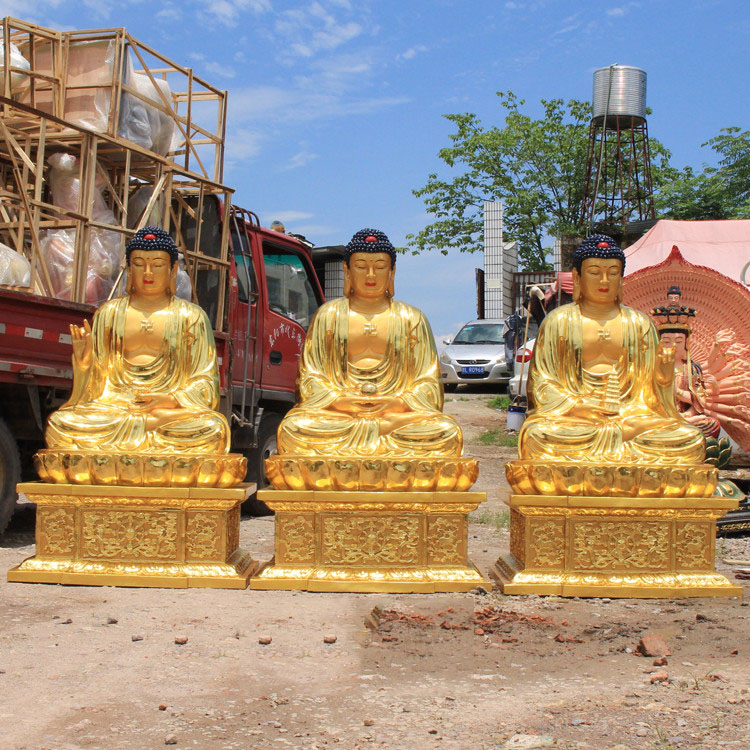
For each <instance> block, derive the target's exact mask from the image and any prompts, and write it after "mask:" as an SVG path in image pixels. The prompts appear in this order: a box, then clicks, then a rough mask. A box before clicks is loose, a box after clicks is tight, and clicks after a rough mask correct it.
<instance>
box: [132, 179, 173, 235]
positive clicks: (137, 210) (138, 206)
mask: <svg viewBox="0 0 750 750" xmlns="http://www.w3.org/2000/svg"><path fill="white" fill-rule="evenodd" d="M153 193H154V188H153V187H152V186H151V185H144V186H143V187H139V188H138V190H136V191H135V192H134V193H133V195H131V196H130V198H129V199H128V229H135V228H136V226H137V225H138V221H139V219H140V218H141V214H142V213H143V212H144V211H145V209H146V206H147V205H148V202H149V201H150V200H151V196H152V195H153ZM163 211H164V194H163V193H162V195H160V196H159V197H158V198H157V199H156V202H155V203H154V207H153V208H152V209H151V213H150V214H149V215H148V217H147V218H146V221H145V222H143V223H142V226H156V227H160V226H161V218H162V213H163Z"/></svg>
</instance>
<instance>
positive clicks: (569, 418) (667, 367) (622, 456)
mask: <svg viewBox="0 0 750 750" xmlns="http://www.w3.org/2000/svg"><path fill="white" fill-rule="evenodd" d="M573 264H574V269H573V283H574V291H573V299H574V301H573V303H572V304H568V305H563V306H562V307H559V308H557V309H555V310H554V311H552V312H551V313H550V314H549V315H548V316H547V317H546V318H545V319H544V321H543V323H542V326H541V328H540V330H539V334H538V336H537V340H536V346H535V348H534V355H533V358H532V362H531V365H530V369H529V381H528V393H529V407H530V409H529V412H528V416H527V418H526V421H525V423H524V425H523V427H522V429H521V432H520V435H519V456H520V459H521V460H520V461H519V462H515V464H514V465H509V468H508V476H509V478H511V483H512V484H513V485H514V488H516V489H517V490H519V491H524V490H521V486H522V485H523V486H524V487H525V491H527V492H531V491H534V492H538V493H540V494H547V493H551V492H553V490H554V492H555V493H557V494H562V492H561V490H562V489H565V488H564V487H561V486H560V481H559V479H558V481H557V489H554V488H553V486H552V485H553V484H554V482H553V480H552V478H549V477H548V479H547V482H546V490H547V493H545V492H541V489H542V487H541V486H539V485H538V483H537V484H536V486H534V487H529V486H528V482H527V476H526V469H528V467H529V464H533V463H535V462H536V463H539V462H541V463H545V462H552V463H566V464H567V465H568V471H570V466H571V465H572V464H573V463H576V464H578V465H584V464H589V465H590V464H592V463H593V464H598V465H600V466H607V467H610V468H611V467H622V466H634V465H639V466H641V467H646V466H648V467H653V466H663V467H667V466H696V465H700V464H702V463H703V459H704V455H705V442H704V439H703V435H702V434H701V432H700V430H698V429H697V428H695V427H694V426H692V425H690V424H688V423H687V422H686V421H685V420H684V419H683V418H682V417H681V416H680V415H679V413H678V411H677V409H676V407H675V403H674V397H673V390H672V383H673V378H674V356H675V352H674V348H671V347H666V346H664V345H663V344H661V343H660V342H659V339H658V336H657V332H656V329H655V327H654V324H653V323H652V321H651V320H650V318H649V317H648V316H647V315H645V314H643V313H641V312H638V311H637V310H633V309H631V308H628V307H625V306H623V305H622V304H621V299H622V277H623V272H624V267H625V255H624V253H623V252H622V250H620V248H619V247H618V246H617V245H616V243H615V242H614V240H612V239H611V238H609V237H607V236H606V235H596V234H595V235H591V236H590V237H588V238H587V239H586V240H585V241H584V243H583V244H582V245H581V246H580V247H579V248H578V249H577V250H576V252H575V254H574V256H573ZM536 473H537V475H541V474H540V472H536ZM542 473H543V472H542ZM533 474H534V472H532V485H534V484H535V483H534V479H533ZM625 474H626V475H627V476H628V477H630V479H629V480H628V482H627V484H628V488H627V490H624V492H625V494H631V493H632V492H633V491H634V490H633V486H632V482H633V481H636V482H637V480H634V479H633V472H632V471H630V472H625ZM572 483H573V484H575V485H578V484H580V482H578V481H577V480H574V481H572ZM563 484H565V481H564V480H563ZM568 489H570V488H568ZM579 491H580V488H579ZM572 494H576V493H575V492H573V493H572Z"/></svg>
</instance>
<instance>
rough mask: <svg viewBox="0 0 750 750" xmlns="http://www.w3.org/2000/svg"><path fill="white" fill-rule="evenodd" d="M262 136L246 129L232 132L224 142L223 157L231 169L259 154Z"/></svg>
mask: <svg viewBox="0 0 750 750" xmlns="http://www.w3.org/2000/svg"><path fill="white" fill-rule="evenodd" d="M262 142H263V135H262V134H261V133H258V132H257V131H254V130H249V129H248V128H238V129H236V130H232V131H231V132H230V133H229V134H228V136H227V140H226V144H225V146H226V147H225V149H224V157H225V160H226V161H227V162H228V165H229V167H230V168H231V167H232V166H233V165H234V163H236V162H241V161H245V160H247V159H252V158H253V157H255V156H257V155H258V154H259V153H260V147H261V143H262Z"/></svg>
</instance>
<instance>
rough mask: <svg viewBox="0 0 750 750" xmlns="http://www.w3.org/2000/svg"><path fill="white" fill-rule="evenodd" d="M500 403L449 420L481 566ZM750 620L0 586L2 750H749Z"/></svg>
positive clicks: (496, 602)
mask: <svg viewBox="0 0 750 750" xmlns="http://www.w3.org/2000/svg"><path fill="white" fill-rule="evenodd" d="M491 396H492V394H488V393H472V394H466V393H462V392H461V391H459V392H458V393H457V394H455V395H454V396H452V397H450V398H449V400H448V402H447V403H446V411H448V412H449V413H451V414H454V415H456V416H457V417H458V419H459V421H460V422H461V424H462V425H463V427H464V429H465V433H466V438H467V439H466V448H467V453H469V454H471V455H474V456H477V457H479V458H480V459H481V472H480V480H479V482H478V484H477V486H476V488H477V489H479V490H485V491H487V493H488V502H487V503H486V504H485V505H483V506H481V508H480V511H479V512H478V513H476V514H474V522H473V523H472V525H471V533H470V536H471V538H470V540H469V541H470V550H471V556H472V558H473V560H474V562H475V563H476V564H477V565H478V566H479V568H480V569H482V570H486V569H487V568H488V567H489V565H490V564H491V563H492V562H493V560H494V559H495V558H496V557H497V556H498V554H500V553H501V552H505V551H507V548H508V533H507V530H505V529H503V528H498V527H499V526H500V525H501V521H502V517H503V515H502V510H503V507H504V506H503V504H502V499H503V497H504V496H505V495H506V494H507V491H508V488H507V485H506V484H505V480H504V475H503V463H504V461H505V460H507V459H508V458H510V457H512V456H513V454H514V450H513V449H512V448H497V447H492V446H483V445H481V444H479V443H478V435H479V434H480V433H482V432H483V431H484V430H486V429H488V428H490V427H496V426H498V425H502V415H501V413H499V412H496V411H495V410H493V409H490V408H488V406H487V402H488V400H489V399H490V398H491ZM33 528H34V508H33V506H31V505H29V504H25V505H22V506H21V508H20V510H19V512H18V513H17V515H16V516H15V519H14V521H13V522H12V525H11V527H10V528H9V530H8V532H7V533H6V534H5V536H3V537H0V569H2V570H7V569H8V568H10V567H11V566H13V565H15V564H17V563H19V562H21V560H23V559H24V558H25V557H28V556H29V555H31V554H33V549H34V548H33ZM272 542H273V521H272V519H271V518H260V519H253V518H245V519H243V522H242V543H243V546H245V547H246V548H247V549H249V550H251V551H252V552H253V553H254V555H255V556H256V557H258V558H259V559H266V558H268V557H270V556H271V553H272ZM722 557H724V558H728V559H735V560H748V565H749V566H750V540H749V539H735V540H724V541H721V542H720V543H719V545H718V552H717V560H718V563H717V564H718V568H719V570H721V571H722V572H724V573H725V574H727V575H729V576H730V577H731V576H733V568H732V567H731V566H729V565H727V564H725V563H723V562H722V561H721V558H722ZM735 567H736V565H735ZM375 607H377V608H379V609H380V610H381V615H380V618H379V619H376V618H374V617H373V616H372V614H371V613H372V611H373V609H374V608H375ZM749 619H750V608H748V604H747V602H743V601H741V600H739V599H714V600H711V599H706V600H701V599H694V600H643V601H639V600H611V601H610V600H606V599H589V600H584V599H572V600H564V599H559V598H554V597H553V598H545V599H543V598H539V597H516V598H512V597H503V596H501V595H499V594H497V593H491V594H488V595H483V594H439V595H420V594H412V595H375V594H308V593H290V592H254V591H250V590H248V591H215V590H202V589H195V590H184V591H182V590H180V591H177V590H159V589H126V588H120V589H116V588H109V587H108V588H93V587H72V586H71V587H62V586H50V585H34V584H17V583H14V584H9V583H6V582H5V581H0V695H2V700H1V701H0V748H3V750H11V749H13V750H73V749H74V748H75V749H78V748H97V749H98V748H108V749H110V748H111V749H112V750H118V749H120V748H122V749H128V750H131V749H134V750H150V749H151V748H160V747H164V746H165V745H175V746H176V747H178V748H200V749H201V750H203V749H205V750H220V749H221V750H223V749H225V748H250V747H252V748H284V747H291V748H333V747H339V748H370V747H373V748H394V749H395V748H461V749H463V748H472V749H474V748H477V749H480V748H506V749H507V750H510V749H511V748H515V750H522V749H524V748H525V749H526V750H529V749H530V748H537V747H539V748H541V747H557V748H571V749H572V748H577V749H578V750H585V749H589V750H594V749H595V750H604V749H613V748H618V750H624V748H661V749H662V750H666V749H669V748H671V749H672V750H675V749H677V748H728V749H732V750H740V748H748V747H750V736H749V735H750V731H749V730H748V726H749V725H750V692H749V691H750V677H749V675H750V669H748V667H749V666H750V644H749V643H748V637H749V636H750V627H749V623H748V620H749ZM366 621H367V622H368V623H369V624H370V625H371V626H372V625H376V626H377V627H376V628H375V629H374V630H372V629H368V627H366V625H365V622H366ZM647 633H657V634H660V635H661V636H662V637H663V638H664V639H665V640H666V642H667V644H668V646H669V648H670V650H671V655H670V656H668V657H667V664H666V665H663V666H659V667H657V666H654V665H653V658H646V657H641V656H637V655H636V654H635V649H636V646H637V644H638V641H639V639H640V638H641V637H642V636H643V635H644V634H647ZM264 636H268V637H270V638H271V639H272V640H271V643H270V644H269V645H261V644H260V643H259V639H260V638H263V637H264ZM326 636H336V641H335V643H324V638H325V637H326ZM184 638H187V642H186V643H184V644H181V645H180V644H178V643H175V639H181V640H182V639H184ZM660 672H661V673H663V674H662V675H658V673H660ZM653 679H656V681H654V682H652V680H653Z"/></svg>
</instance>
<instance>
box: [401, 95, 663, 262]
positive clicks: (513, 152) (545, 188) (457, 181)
mask: <svg viewBox="0 0 750 750" xmlns="http://www.w3.org/2000/svg"><path fill="white" fill-rule="evenodd" d="M498 97H499V98H500V105H501V106H502V108H503V109H504V111H505V124H504V126H503V127H492V128H488V129H485V128H484V127H483V125H482V123H481V122H480V120H479V119H478V118H477V117H476V115H473V114H468V113H467V114H455V115H445V118H446V119H447V120H450V121H451V122H452V123H454V124H455V126H456V132H455V133H453V134H451V136H450V139H451V141H452V144H451V145H450V146H449V147H447V148H444V149H441V150H440V152H439V153H438V156H439V157H440V159H441V160H442V161H443V162H444V163H445V164H446V165H447V166H448V167H450V168H451V169H453V170H456V171H459V174H458V175H457V176H456V177H454V178H453V179H452V180H447V179H442V178H440V177H438V175H437V174H431V175H429V176H428V179H427V184H426V185H425V186H424V187H422V188H419V189H417V190H414V194H415V195H416V196H418V197H421V198H423V199H424V202H425V206H426V207H427V210H428V211H429V212H430V213H431V214H432V215H433V216H435V217H436V219H437V220H436V221H434V222H433V223H431V224H429V225H428V226H427V227H425V228H424V229H423V230H422V231H421V232H419V233H418V234H414V235H407V239H408V240H409V245H410V246H411V247H412V248H413V249H414V251H415V252H420V251H422V250H433V249H436V250H440V251H441V252H443V253H447V252H448V250H450V249H454V248H455V249H458V250H460V251H462V252H475V251H477V250H482V249H483V228H484V226H483V204H484V202H485V201H488V200H490V201H495V200H501V201H502V202H503V206H504V210H503V219H504V230H505V235H506V237H507V238H508V239H513V240H516V241H517V242H518V244H519V260H520V261H521V264H522V265H523V266H524V267H525V268H526V269H527V270H532V271H533V270H541V269H544V268H547V267H549V266H548V264H547V263H546V260H545V256H547V255H549V254H550V253H551V250H552V248H551V247H550V238H551V237H559V236H561V235H564V234H578V233H579V232H580V231H581V229H580V227H579V226H578V224H579V221H580V217H581V210H582V201H583V191H584V187H585V178H586V175H585V172H586V159H587V151H588V141H589V139H588V133H589V123H590V121H591V105H590V104H589V103H588V102H581V101H578V100H576V99H571V100H570V101H569V102H567V104H566V103H565V102H564V101H563V100H562V99H552V100H549V101H547V100H542V102H541V104H542V107H543V110H544V114H543V116H542V117H540V118H539V119H533V118H531V117H530V116H529V115H527V114H524V113H523V112H522V111H521V108H522V107H523V106H524V104H525V101H524V100H522V99H518V98H517V97H516V95H515V94H513V93H512V92H507V93H503V92H500V93H498ZM613 146H614V143H613V142H611V143H610V144H609V146H608V147H610V148H612V147H613ZM650 153H651V176H652V182H653V187H654V191H658V190H660V189H662V188H663V186H664V185H666V184H667V183H669V181H670V180H672V179H674V178H675V177H676V176H677V175H678V172H677V171H676V170H674V169H672V168H671V167H670V164H669V159H670V153H669V151H668V150H667V149H666V148H665V147H664V146H663V145H662V144H661V143H659V141H657V140H655V139H653V138H652V139H651V140H650ZM625 158H626V159H627V158H628V157H627V155H626V157H625ZM606 162H607V164H608V165H609V170H608V173H607V174H608V176H607V179H609V180H610V181H613V180H614V172H613V170H614V169H615V164H616V162H617V160H616V159H614V158H608V159H607V160H606ZM625 166H626V167H627V164H626V165H625ZM598 213H599V212H598ZM598 213H597V215H598Z"/></svg>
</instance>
